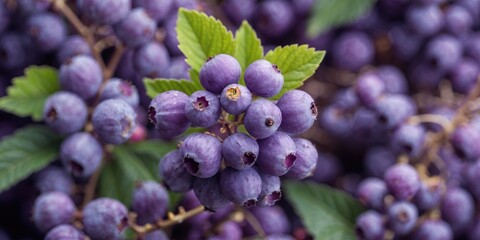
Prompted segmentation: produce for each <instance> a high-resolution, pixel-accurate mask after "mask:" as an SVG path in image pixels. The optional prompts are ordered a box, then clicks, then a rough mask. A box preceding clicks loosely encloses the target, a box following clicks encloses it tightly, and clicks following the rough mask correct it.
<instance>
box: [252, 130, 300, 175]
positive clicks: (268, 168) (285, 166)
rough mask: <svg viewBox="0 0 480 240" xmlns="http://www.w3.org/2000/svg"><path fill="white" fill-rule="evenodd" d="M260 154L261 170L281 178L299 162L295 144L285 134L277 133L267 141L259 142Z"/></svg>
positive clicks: (259, 164)
mask: <svg viewBox="0 0 480 240" xmlns="http://www.w3.org/2000/svg"><path fill="white" fill-rule="evenodd" d="M258 146H259V147H260V152H259V154H258V159H257V164H258V166H259V167H260V170H261V171H263V172H265V173H267V174H270V175H274V176H281V175H284V174H285V173H287V172H288V170H290V168H291V167H292V166H294V164H295V161H296V160H297V155H296V154H295V149H296V147H295V142H294V141H293V140H292V138H290V136H288V135H287V134H285V133H283V132H276V133H275V134H273V135H272V136H270V137H268V138H266V139H260V140H258Z"/></svg>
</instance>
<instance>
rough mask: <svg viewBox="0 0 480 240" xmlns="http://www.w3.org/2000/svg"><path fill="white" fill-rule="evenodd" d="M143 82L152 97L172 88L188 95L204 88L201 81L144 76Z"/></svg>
mask: <svg viewBox="0 0 480 240" xmlns="http://www.w3.org/2000/svg"><path fill="white" fill-rule="evenodd" d="M143 83H144V85H145V88H146V89H147V95H148V96H149V97H151V98H154V97H155V96H157V95H158V94H160V93H162V92H166V91H170V90H178V91H181V92H184V93H185V94H187V95H190V94H192V93H193V92H195V91H198V90H201V89H203V88H202V85H200V82H198V81H197V82H193V81H190V80H177V79H166V78H157V79H150V78H144V79H143Z"/></svg>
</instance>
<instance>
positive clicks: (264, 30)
mask: <svg viewBox="0 0 480 240" xmlns="http://www.w3.org/2000/svg"><path fill="white" fill-rule="evenodd" d="M258 5H259V6H258V10H257V13H256V14H257V15H258V17H257V21H256V23H255V26H256V28H255V29H258V31H259V32H260V33H261V34H264V35H265V36H267V37H271V38H278V37H281V36H283V34H285V33H287V31H288V30H290V28H291V26H292V25H293V23H294V21H295V20H294V17H295V16H294V12H293V9H292V8H293V6H291V4H290V3H289V2H288V1H285V0H277V1H273V0H267V1H264V2H262V3H259V4H258Z"/></svg>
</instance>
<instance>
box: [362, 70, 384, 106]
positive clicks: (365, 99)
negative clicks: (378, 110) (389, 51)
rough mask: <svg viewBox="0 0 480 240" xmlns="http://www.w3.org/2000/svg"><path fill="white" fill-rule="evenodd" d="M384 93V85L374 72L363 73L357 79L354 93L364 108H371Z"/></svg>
mask: <svg viewBox="0 0 480 240" xmlns="http://www.w3.org/2000/svg"><path fill="white" fill-rule="evenodd" d="M384 91H385V84H384V82H383V81H382V79H381V78H380V76H378V75H377V73H376V72H373V71H370V72H365V73H362V74H360V75H359V76H358V77H357V83H356V85H355V93H356V94H357V96H358V99H359V100H360V101H361V102H362V103H363V104H364V105H365V106H367V107H370V106H372V105H373V104H374V103H375V101H376V100H377V98H378V97H379V96H380V95H382V94H383V92H384Z"/></svg>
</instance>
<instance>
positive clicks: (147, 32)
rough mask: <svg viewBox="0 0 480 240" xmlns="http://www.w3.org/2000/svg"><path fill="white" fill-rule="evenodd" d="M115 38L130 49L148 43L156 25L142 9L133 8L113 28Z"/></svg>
mask: <svg viewBox="0 0 480 240" xmlns="http://www.w3.org/2000/svg"><path fill="white" fill-rule="evenodd" d="M114 29H115V34H116V36H117V37H118V38H119V39H120V40H121V41H122V42H123V43H125V45H127V46H128V47H130V48H134V47H138V46H140V45H143V44H145V43H147V42H149V41H150V40H151V39H152V38H153V36H154V35H155V31H156V30H157V24H156V22H155V20H153V19H152V18H150V16H148V14H147V12H146V11H145V9H143V8H135V9H133V10H132V11H130V12H129V13H128V15H127V16H126V17H125V18H123V19H122V20H120V22H118V23H117V24H115V26H114Z"/></svg>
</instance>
